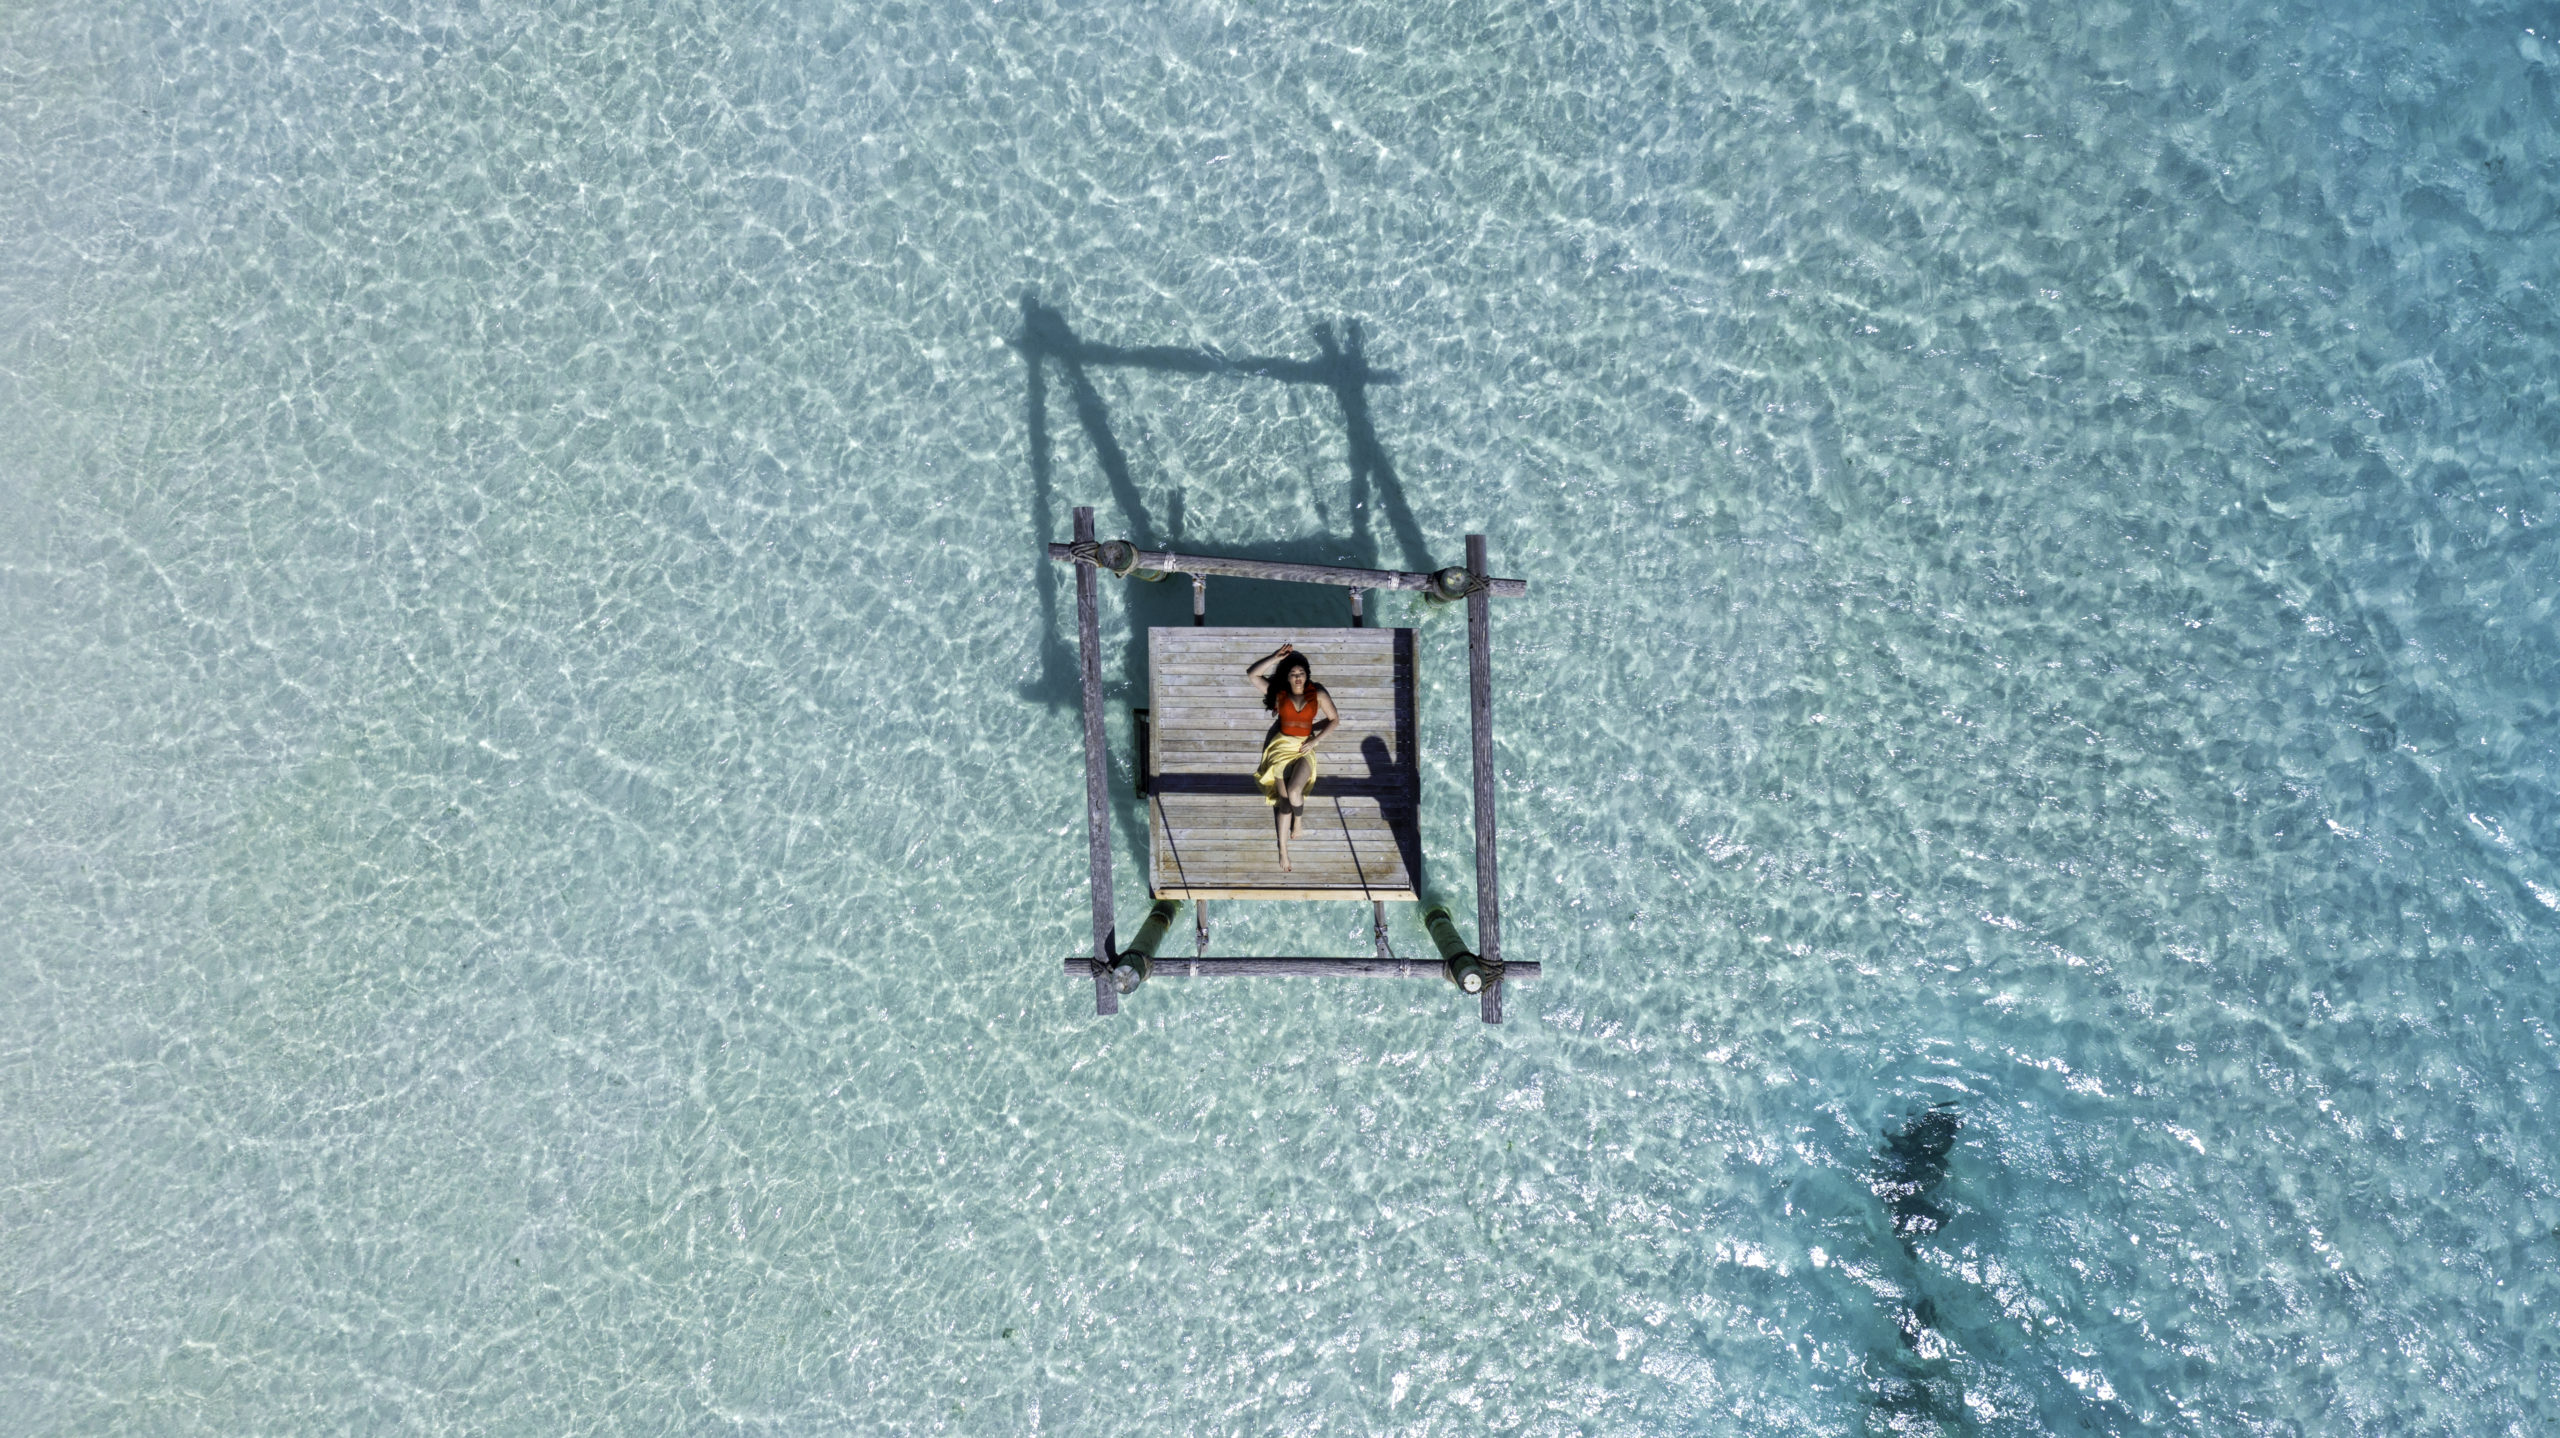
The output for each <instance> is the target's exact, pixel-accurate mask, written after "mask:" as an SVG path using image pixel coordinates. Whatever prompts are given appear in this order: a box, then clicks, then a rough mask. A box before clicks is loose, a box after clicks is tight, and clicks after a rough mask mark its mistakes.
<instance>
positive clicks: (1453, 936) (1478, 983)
mask: <svg viewBox="0 0 2560 1438" xmlns="http://www.w3.org/2000/svg"><path fill="white" fill-rule="evenodd" d="M1422 927H1423V928H1425V929H1428V930H1430V932H1431V942H1433V943H1435V944H1438V945H1439V946H1440V972H1442V973H1444V974H1447V975H1448V976H1449V982H1451V983H1453V984H1456V985H1457V986H1458V987H1459V988H1462V989H1464V990H1466V991H1467V992H1468V993H1471V994H1480V993H1483V992H1484V986H1485V985H1487V984H1489V983H1492V982H1493V980H1494V972H1493V966H1492V965H1490V964H1488V963H1486V962H1485V961H1484V960H1482V959H1479V958H1477V957H1476V956H1475V955H1474V954H1473V953H1471V952H1469V951H1468V949H1467V941H1466V940H1464V939H1462V938H1460V937H1458V925H1457V923H1456V922H1455V921H1454V920H1452V919H1451V918H1450V917H1449V906H1448V905H1446V904H1433V905H1432V906H1431V907H1430V908H1428V909H1426V910H1424V911H1423V914H1422Z"/></svg>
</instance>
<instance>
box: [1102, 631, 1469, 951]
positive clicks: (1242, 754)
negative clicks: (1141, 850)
mask: <svg viewBox="0 0 2560 1438" xmlns="http://www.w3.org/2000/svg"><path fill="white" fill-rule="evenodd" d="M1147 641H1148V642H1147V659H1148V668H1147V679H1148V689H1149V693H1148V704H1149V706H1150V726H1149V740H1150V753H1149V767H1150V772H1151V773H1152V774H1154V775H1155V784H1154V789H1155V792H1154V793H1153V795H1152V797H1151V801H1150V803H1149V804H1148V812H1147V827H1148V838H1149V843H1148V850H1149V853H1148V861H1149V862H1148V868H1149V874H1150V878H1151V881H1152V887H1153V890H1154V892H1155V894H1156V895H1157V896H1158V897H1160V898H1195V899H1283V898H1285V899H1320V898H1340V899H1397V900H1406V901H1410V900H1411V899H1413V898H1414V897H1415V895H1416V894H1417V893H1418V892H1419V891H1420V888H1421V884H1420V882H1419V876H1418V875H1417V874H1416V873H1414V872H1413V871H1414V870H1415V869H1416V868H1418V867H1419V865H1420V864H1421V854H1422V845H1421V829H1420V814H1419V808H1418V800H1419V797H1420V787H1421V786H1420V779H1419V775H1418V773H1417V770H1416V768H1415V755H1414V749H1415V723H1414V670H1415V662H1414V636H1413V632H1412V631H1411V630H1395V629H1318V630H1305V629H1277V628H1215V629H1213V628H1161V629H1151V630H1149V631H1148V633H1147ZM1284 643H1285V644H1289V645H1291V646H1293V647H1294V648H1296V649H1297V651H1298V652H1300V653H1302V654H1305V655H1306V656H1307V659H1308V663H1309V665H1310V667H1311V668H1312V669H1313V671H1314V673H1315V676H1316V678H1317V680H1318V682H1320V683H1322V684H1323V685H1324V686H1325V688H1326V690H1327V691H1328V692H1329V693H1331V694H1332V696H1333V702H1334V707H1335V709H1336V711H1337V712H1338V713H1340V714H1341V716H1342V720H1343V722H1342V724H1341V726H1340V728H1339V729H1337V730H1336V731H1335V732H1334V733H1333V735H1332V736H1331V737H1329V738H1328V739H1326V740H1325V743H1324V746H1323V748H1322V749H1321V750H1319V751H1318V755H1317V762H1318V767H1319V769H1320V771H1321V772H1320V774H1319V776H1318V778H1317V780H1316V786H1315V789H1314V791H1313V792H1312V793H1311V794H1309V796H1308V800H1309V802H1308V805H1307V814H1306V818H1305V819H1304V821H1303V824H1302V828H1301V831H1300V835H1299V837H1298V838H1296V839H1295V840H1293V841H1291V844H1290V850H1291V856H1292V859H1293V861H1294V868H1293V869H1292V870H1290V871H1289V872H1286V873H1284V872H1282V871H1281V868H1280V854H1279V845H1278V841H1277V838H1276V837H1275V835H1274V833H1273V827H1272V811H1271V808H1270V806H1269V805H1267V804H1265V803H1263V802H1262V795H1261V793H1260V791H1259V790H1257V789H1256V788H1255V787H1254V785H1253V769H1254V765H1255V763H1256V761H1258V760H1259V759H1260V757H1261V754H1262V745H1263V740H1264V738H1265V736H1266V735H1267V734H1268V732H1269V731H1270V728H1271V723H1272V718H1271V715H1270V714H1269V713H1268V712H1267V711H1266V710H1264V709H1263V707H1262V703H1261V694H1260V692H1259V689H1258V686H1256V685H1254V684H1253V683H1252V682H1251V681H1250V680H1247V679H1246V678H1245V677H1244V671H1245V669H1246V667H1247V666H1249V665H1251V664H1252V663H1253V662H1254V661H1255V660H1258V659H1260V658H1262V657H1263V656H1264V655H1266V654H1268V653H1270V652H1271V651H1272V650H1274V649H1277V648H1279V647H1280V646H1281V645H1282V644H1284Z"/></svg>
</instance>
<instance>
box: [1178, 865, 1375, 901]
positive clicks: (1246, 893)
mask: <svg viewBox="0 0 2560 1438" xmlns="http://www.w3.org/2000/svg"><path fill="white" fill-rule="evenodd" d="M1335 872H1336V873H1340V872H1341V870H1340V869H1339V868H1337V869H1336V870H1335ZM1346 877H1347V876H1346ZM1154 896H1155V897H1156V898H1159V899H1310V900H1321V899H1393V900H1395V901H1396V902H1397V903H1400V904H1411V903H1418V902H1420V900H1421V897H1422V896H1421V895H1419V894H1417V893H1415V892H1414V891H1413V890H1411V889H1409V888H1405V887H1403V886H1401V885H1399V886H1397V887H1395V888H1386V887H1383V886H1381V885H1376V884H1372V885H1370V886H1368V887H1367V888H1363V887H1361V886H1360V885H1359V884H1356V883H1351V884H1339V885H1326V886H1324V887H1321V888H1307V889H1276V888H1275V889H1255V888H1229V887H1226V886H1223V885H1217V884H1166V885H1164V886H1163V887H1162V888H1159V889H1157V890H1156V891H1155V895H1154Z"/></svg>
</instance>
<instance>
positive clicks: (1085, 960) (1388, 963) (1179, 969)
mask: <svg viewBox="0 0 2560 1438" xmlns="http://www.w3.org/2000/svg"><path fill="white" fill-rule="evenodd" d="M1092 967H1093V959H1092V957H1091V956H1090V955H1086V954H1070V955H1068V956H1067V961H1066V965H1065V969H1066V972H1067V973H1069V974H1074V975H1079V976H1080V975H1083V974H1085V973H1087V972H1089V971H1091V969H1092ZM1440 974H1441V969H1440V961H1439V960H1438V959H1158V960H1156V961H1155V972H1154V977H1156V978H1159V979H1237V978H1310V979H1327V978H1381V979H1436V978H1438V977H1440ZM1537 976H1538V966H1537V965H1536V964H1507V965H1505V966H1504V967H1503V970H1502V981H1503V982H1504V983H1506V984H1507V983H1510V982H1512V981H1514V980H1516V979H1534V978H1536V977H1537Z"/></svg>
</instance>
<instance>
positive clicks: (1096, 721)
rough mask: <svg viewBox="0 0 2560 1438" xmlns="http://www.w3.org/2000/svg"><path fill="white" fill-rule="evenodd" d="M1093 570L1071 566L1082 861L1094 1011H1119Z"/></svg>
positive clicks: (1086, 523)
mask: <svg viewBox="0 0 2560 1438" xmlns="http://www.w3.org/2000/svg"><path fill="white" fill-rule="evenodd" d="M1075 536H1076V538H1075V542H1076V544H1077V545H1078V546H1080V547H1083V548H1084V549H1086V550H1088V551H1090V550H1091V549H1092V547H1093V507H1092V506H1091V505H1084V504H1080V505H1077V506H1076V514H1075ZM1099 582H1100V581H1099V580H1098V578H1097V577H1096V571H1095V566H1094V565H1092V564H1079V565H1077V566H1076V670H1077V678H1078V681H1079V683H1080V685H1081V687H1082V688H1083V691H1084V829H1085V857H1086V859H1087V860H1088V861H1089V864H1090V867H1091V871H1092V880H1093V1011H1094V1012H1095V1013H1097V1014H1100V1015H1103V1016H1105V1017H1108V1016H1109V1015H1112V1014H1116V1013H1118V1012H1120V995H1119V993H1118V992H1117V991H1116V990H1115V989H1114V988H1113V986H1112V982H1111V949H1112V945H1113V944H1114V943H1115V942H1117V940H1118V937H1119V936H1118V934H1117V933H1115V932H1114V927H1113V924H1112V921H1111V765H1110V761H1109V760H1108V759H1106V758H1105V757H1104V755H1103V752H1102V596H1101V594H1100V593H1099V592H1098V590H1097V588H1096V586H1097V585H1098V584H1099Z"/></svg>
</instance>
